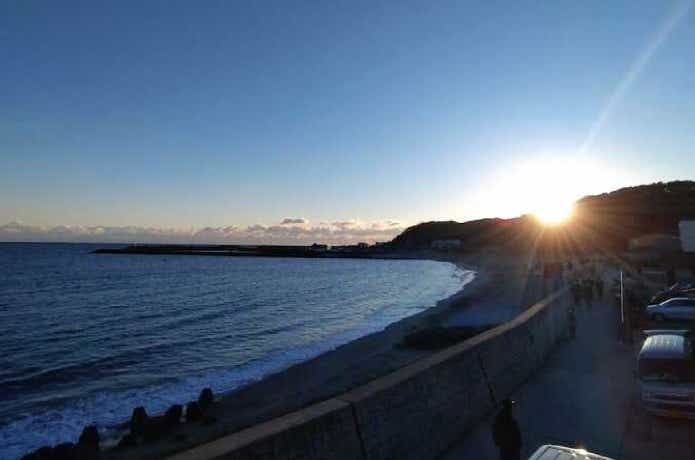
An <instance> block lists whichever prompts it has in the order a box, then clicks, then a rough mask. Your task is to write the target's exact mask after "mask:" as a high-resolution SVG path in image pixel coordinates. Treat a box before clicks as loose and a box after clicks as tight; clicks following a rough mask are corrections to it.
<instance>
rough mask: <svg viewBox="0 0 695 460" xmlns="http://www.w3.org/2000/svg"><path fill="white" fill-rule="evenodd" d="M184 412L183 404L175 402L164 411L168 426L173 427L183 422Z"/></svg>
mask: <svg viewBox="0 0 695 460" xmlns="http://www.w3.org/2000/svg"><path fill="white" fill-rule="evenodd" d="M182 414H183V406H181V404H174V405H173V406H171V407H170V408H169V409H167V411H166V412H165V413H164V422H165V423H166V425H167V427H169V428H172V427H175V426H176V425H178V424H179V423H180V422H181V415H182Z"/></svg>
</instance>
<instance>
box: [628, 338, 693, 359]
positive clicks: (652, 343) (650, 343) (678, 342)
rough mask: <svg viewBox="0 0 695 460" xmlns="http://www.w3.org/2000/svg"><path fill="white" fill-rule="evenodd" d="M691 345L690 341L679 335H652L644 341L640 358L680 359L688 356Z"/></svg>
mask: <svg viewBox="0 0 695 460" xmlns="http://www.w3.org/2000/svg"><path fill="white" fill-rule="evenodd" d="M689 349H690V343H689V342H688V339H686V338H685V337H683V336H682V335H678V334H675V333H674V334H657V335H650V336H649V337H647V339H646V340H645V341H644V344H643V345H642V349H641V350H640V352H639V357H640V358H647V359H655V358H666V359H679V358H683V357H685V356H686V355H687V354H688V351H689Z"/></svg>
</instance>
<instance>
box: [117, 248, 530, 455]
mask: <svg viewBox="0 0 695 460" xmlns="http://www.w3.org/2000/svg"><path fill="white" fill-rule="evenodd" d="M418 258H420V259H429V260H435V261H439V262H449V263H453V264H455V265H456V266H457V267H458V268H459V269H461V270H467V271H473V272H474V278H473V279H472V280H470V281H468V282H465V283H464V284H463V285H462V287H461V289H459V290H458V291H457V292H456V293H454V294H452V295H451V296H449V297H447V298H444V299H441V300H439V301H438V302H436V304H435V305H434V306H432V307H429V308H426V309H425V310H423V311H421V312H418V313H416V314H414V315H411V316H408V317H405V318H403V319H401V320H398V321H396V322H394V323H391V324H390V325H388V326H386V327H385V328H384V329H383V330H380V331H376V332H372V333H370V334H367V335H365V336H362V337H359V338H357V339H354V340H351V341H349V342H347V343H344V344H342V345H339V346H337V347H335V348H333V349H331V350H328V351H325V352H322V353H320V354H319V355H317V356H315V357H313V358H310V359H308V360H305V361H302V362H299V363H295V364H293V365H290V366H289V367H286V368H284V369H282V370H279V371H276V372H271V373H269V374H268V375H265V376H264V377H262V378H261V379H259V380H257V381H254V382H251V383H249V384H247V385H245V386H242V387H239V388H236V389H234V390H231V391H229V392H225V393H223V394H221V395H220V397H219V398H218V399H217V400H216V403H215V405H214V406H213V408H211V410H210V412H209V415H210V416H211V417H213V418H214V419H215V420H216V422H215V423H213V424H208V425H198V424H183V425H181V426H180V427H179V428H177V429H176V431H175V432H174V433H172V434H173V436H171V437H170V438H167V439H163V440H161V441H158V442H154V443H152V444H144V445H141V446H138V447H136V448H132V449H128V450H126V451H117V450H114V449H110V450H106V451H105V452H103V454H104V457H105V458H113V459H122V458H135V459H148V458H161V457H163V456H167V455H171V454H174V453H176V452H179V451H182V450H186V449H188V448H191V447H193V446H196V445H199V444H202V443H205V442H209V441H212V440H214V439H216V438H218V437H221V436H223V435H226V434H229V433H232V432H235V431H239V430H241V429H244V428H247V427H249V426H253V425H256V424H258V423H262V422H264V421H267V420H270V419H272V418H275V417H278V416H281V415H284V414H286V413H289V412H292V411H294V410H297V409H300V408H302V407H305V406H307V405H309V404H312V403H315V402H318V401H321V400H324V399H328V398H330V397H333V396H335V395H338V394H341V393H344V392H346V391H348V390H350V389H352V388H355V387H357V386H360V385H363V384H365V383H367V382H369V381H371V380H374V379H376V378H378V377H381V376H383V375H385V374H387V373H389V372H392V371H395V370H396V369H399V368H401V367H403V366H406V365H408V364H411V363H413V362H414V361H417V360H419V359H422V358H424V357H426V356H428V355H430V354H432V353H433V352H434V350H417V349H410V348H405V347H402V346H401V342H402V341H403V338H404V337H405V335H406V334H409V333H411V332H414V331H417V330H419V329H424V328H428V327H435V326H446V327H449V326H451V325H452V321H453V320H454V319H456V320H457V321H458V320H460V317H461V316H462V315H463V316H465V315H466V311H468V310H471V309H472V307H475V308H477V309H479V310H480V311H482V312H483V316H484V312H485V311H486V309H487V308H488V307H492V306H495V305H505V304H509V305H510V307H511V308H512V309H516V310H517V311H520V308H522V307H523V305H521V304H522V303H523V295H519V294H520V293H521V290H520V289H519V287H520V285H522V284H524V283H514V282H511V283H510V282H509V281H514V280H516V281H519V277H518V276H517V273H516V270H514V269H511V270H510V269H509V266H510V265H519V263H518V261H517V260H514V262H513V263H512V264H509V263H507V264H506V265H507V267H505V263H504V262H503V261H502V259H503V258H501V257H499V256H492V257H490V256H489V255H488V256H483V257H480V256H478V257H469V258H464V257H457V258H450V257H449V258H446V257H437V256H435V255H433V254H427V255H425V254H421V255H419V257H418ZM514 259H516V258H514ZM495 286H497V287H500V286H503V288H500V289H493V288H494V287H495ZM513 304H516V305H513ZM512 305H513V306H512ZM505 308H506V307H505ZM517 311H512V312H511V315H512V316H515V315H516V314H517ZM478 319H479V318H478ZM489 324H490V325H494V324H498V323H489ZM457 325H458V324H457ZM180 403H181V404H185V403H186V401H181V402H180Z"/></svg>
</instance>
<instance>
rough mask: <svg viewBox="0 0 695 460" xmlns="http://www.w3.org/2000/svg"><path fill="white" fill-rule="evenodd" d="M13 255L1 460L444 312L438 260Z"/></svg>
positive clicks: (0, 340)
mask: <svg viewBox="0 0 695 460" xmlns="http://www.w3.org/2000/svg"><path fill="white" fill-rule="evenodd" d="M97 247H105V246H104V245H100V246H95V245H88V244H14V243H12V244H0V458H2V459H5V458H8V459H14V458H17V457H18V456H21V455H22V454H24V453H26V452H27V451H29V450H31V449H35V448H37V447H40V446H41V445H45V444H56V443H59V442H66V441H73V442H74V441H75V440H76V439H77V437H78V436H79V433H80V431H81V429H82V428H83V427H84V426H85V425H86V424H92V423H95V424H97V426H98V427H99V428H100V429H101V430H105V429H107V427H109V426H112V425H114V424H115V423H118V422H122V421H123V420H125V419H127V418H128V417H129V415H130V413H131V411H132V409H133V407H135V406H139V405H142V406H145V408H146V409H147V411H148V413H156V412H160V411H163V410H165V409H166V408H167V407H168V406H170V405H171V404H175V403H185V402H186V401H189V400H191V399H195V398H196V397H197V395H198V392H199V391H200V389H201V388H203V387H206V386H209V387H211V388H212V389H213V391H214V392H215V393H216V394H219V393H223V392H226V391H230V390H233V389H234V388H237V387H239V386H240V385H244V384H248V383H250V382H253V381H254V380H257V379H260V378H262V377H263V376H264V375H267V374H268V373H271V372H275V371H278V370H281V369H283V368H286V367H288V366H290V365H292V364H295V363H298V362H301V361H304V360H307V359H309V358H312V357H314V356H316V355H318V354H320V353H322V352H324V351H327V350H330V349H332V348H335V347H336V346H338V345H341V344H344V343H346V342H348V341H350V340H353V339H355V338H358V337H361V336H363V335H366V334H369V333H371V332H375V331H379V330H381V329H383V328H384V327H386V326H387V325H388V324H390V323H393V322H395V321H398V320H399V319H402V318H404V317H407V316H410V315H413V314H415V313H418V312H420V311H422V310H423V309H426V308H428V307H431V306H433V305H434V304H435V303H436V302H437V301H438V300H440V299H443V298H445V297H448V296H450V295H452V294H453V293H455V292H456V291H458V290H459V289H461V287H462V286H463V284H465V283H466V282H467V281H469V280H470V279H471V278H472V273H471V272H466V271H464V270H459V269H457V267H456V266H454V265H453V264H450V263H445V262H434V261H427V260H371V259H370V260H365V259H294V258H261V257H248V258H246V257H211V256H158V255H157V256H155V255H96V254H91V253H90V252H91V251H92V250H94V249H96V248H97Z"/></svg>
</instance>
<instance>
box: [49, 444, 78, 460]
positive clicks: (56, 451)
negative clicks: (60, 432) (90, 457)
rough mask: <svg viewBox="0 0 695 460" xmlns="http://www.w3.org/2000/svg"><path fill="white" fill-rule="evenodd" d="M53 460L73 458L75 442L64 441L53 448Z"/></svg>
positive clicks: (71, 459)
mask: <svg viewBox="0 0 695 460" xmlns="http://www.w3.org/2000/svg"><path fill="white" fill-rule="evenodd" d="M52 458H53V460H74V458H75V444H73V443H71V442H64V443H62V444H58V445H57V446H55V447H54V448H53V457H52Z"/></svg>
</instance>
